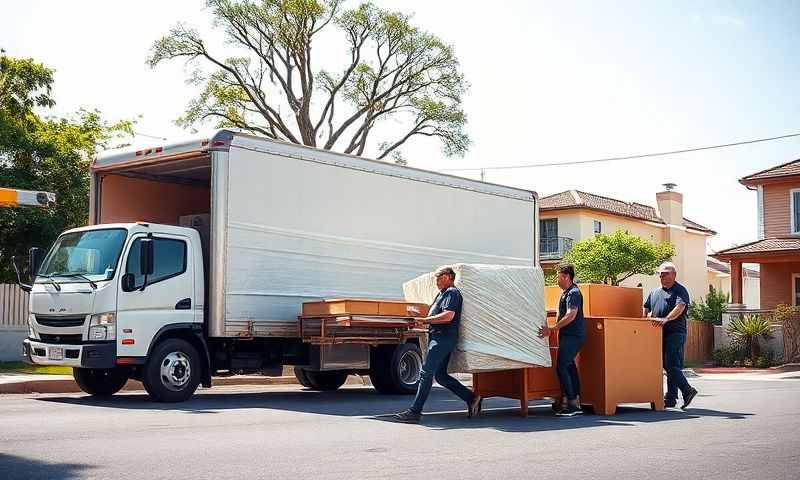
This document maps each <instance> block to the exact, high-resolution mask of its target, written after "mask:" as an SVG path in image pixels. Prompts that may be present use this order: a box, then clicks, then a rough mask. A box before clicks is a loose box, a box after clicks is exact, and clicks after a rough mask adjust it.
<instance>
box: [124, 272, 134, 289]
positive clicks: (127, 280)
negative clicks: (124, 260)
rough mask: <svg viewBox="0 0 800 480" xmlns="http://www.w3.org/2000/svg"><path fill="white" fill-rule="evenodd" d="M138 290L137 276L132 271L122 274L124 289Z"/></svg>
mask: <svg viewBox="0 0 800 480" xmlns="http://www.w3.org/2000/svg"><path fill="white" fill-rule="evenodd" d="M134 290H136V276H135V275H134V274H132V273H126V274H125V275H123V276H122V291H123V292H132V291H134Z"/></svg>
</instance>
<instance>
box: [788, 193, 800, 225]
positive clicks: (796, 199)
mask: <svg viewBox="0 0 800 480" xmlns="http://www.w3.org/2000/svg"><path fill="white" fill-rule="evenodd" d="M789 199H790V200H789V211H790V212H791V214H792V220H791V224H792V233H795V234H798V233H800V188H796V189H794V190H791V191H789Z"/></svg>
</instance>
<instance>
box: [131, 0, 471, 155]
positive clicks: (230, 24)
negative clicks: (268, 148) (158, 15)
mask: <svg viewBox="0 0 800 480" xmlns="http://www.w3.org/2000/svg"><path fill="white" fill-rule="evenodd" d="M342 4H343V2H342V1H340V0H291V1H289V0H262V1H253V0H241V1H235V0H208V1H207V5H208V7H209V10H210V11H211V12H212V16H213V19H214V24H215V25H216V27H217V28H219V29H221V30H223V32H224V34H225V39H226V44H227V47H226V48H228V49H230V51H231V52H233V51H235V52H236V53H237V54H238V55H236V56H234V55H230V56H227V55H226V54H222V53H220V52H217V51H214V48H212V47H210V46H209V45H207V44H206V42H205V41H204V40H203V38H201V37H200V34H199V33H198V32H197V31H196V30H194V29H192V28H191V27H189V26H187V25H184V24H179V25H177V26H175V27H174V28H173V29H172V30H171V31H170V32H169V33H168V34H167V35H166V36H164V37H163V38H161V39H159V40H158V41H156V42H155V43H154V44H153V46H152V50H151V53H150V56H149V57H148V59H147V63H148V64H149V65H150V66H151V67H155V66H156V65H158V64H159V63H161V62H164V61H168V60H173V59H185V60H187V61H189V62H190V63H192V64H194V65H196V66H197V70H195V72H194V74H193V75H192V76H191V77H190V79H189V81H190V83H193V84H195V85H197V86H199V87H201V93H200V94H199V96H198V97H197V98H195V99H193V100H192V101H191V102H190V103H189V106H188V108H187V110H186V112H185V114H184V115H183V117H181V118H180V119H179V120H178V122H179V123H180V124H182V125H185V126H189V125H197V124H200V123H204V122H207V121H211V122H213V123H214V124H215V125H216V126H218V127H235V128H241V129H244V130H248V131H251V132H255V133H259V134H262V135H266V136H268V137H271V138H277V139H282V140H286V141H290V142H294V143H301V144H305V145H311V146H318V147H321V148H324V149H327V150H331V149H336V150H339V151H343V152H345V153H352V154H355V155H361V154H362V153H363V152H364V151H365V149H366V148H367V145H371V146H376V147H377V150H376V153H375V156H376V157H377V158H379V159H383V158H386V157H387V156H389V155H392V154H393V152H396V151H397V149H399V148H400V147H401V146H402V145H404V144H405V143H406V142H407V141H408V140H409V139H411V138H414V137H432V138H436V139H438V140H439V141H440V142H441V144H442V149H443V151H444V153H445V154H447V155H463V154H464V153H465V152H466V150H467V148H468V147H469V144H470V140H469V137H468V136H467V134H466V132H465V126H466V115H465V114H464V110H463V108H462V96H463V94H464V92H465V90H466V87H467V85H466V82H465V81H464V77H463V75H462V74H461V71H460V65H459V62H458V59H457V58H456V56H455V53H454V52H453V49H452V47H451V46H449V45H447V44H446V43H444V42H443V41H442V40H441V39H439V38H438V37H437V36H435V35H433V34H431V33H428V32H425V31H423V30H420V29H419V28H417V27H415V26H414V25H413V24H412V21H411V17H410V16H409V15H406V14H403V13H400V12H394V11H389V10H384V9H381V8H378V7H377V6H375V5H374V4H373V3H371V2H365V3H362V4H360V5H358V6H357V7H355V8H352V9H347V8H344V6H343V5H342ZM323 35H324V38H325V40H324V41H325V42H326V43H330V42H331V40H335V39H336V38H337V37H338V39H339V41H340V44H341V46H342V47H343V48H342V51H343V53H345V56H344V58H343V60H344V63H343V64H342V65H340V66H339V67H336V69H334V70H332V71H329V70H326V69H325V68H322V67H320V66H319V65H322V64H324V63H325V61H326V60H328V59H319V58H316V57H314V55H313V53H312V52H314V49H313V48H312V47H313V46H314V45H317V44H318V43H319V42H320V37H321V36H323ZM312 59H313V62H312ZM312 65H313V66H314V67H312ZM204 67H205V68H206V70H207V71H206V70H203V68H204ZM281 107H284V108H281ZM286 107H288V108H286ZM390 122H391V123H392V124H394V125H405V127H406V128H405V129H404V130H400V129H398V128H392V129H391V130H393V131H394V132H395V133H394V134H392V137H393V138H388V139H381V140H380V141H376V140H374V139H372V138H371V134H372V133H373V132H374V130H375V127H376V125H379V124H382V123H383V124H386V123H390ZM398 130H399V131H398ZM386 131H390V130H389V129H386ZM395 161H396V159H395Z"/></svg>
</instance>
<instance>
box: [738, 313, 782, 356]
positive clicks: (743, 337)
mask: <svg viewBox="0 0 800 480" xmlns="http://www.w3.org/2000/svg"><path fill="white" fill-rule="evenodd" d="M727 330H728V335H730V336H731V337H732V338H733V340H734V342H736V343H738V344H739V345H741V346H743V347H746V348H747V349H748V350H749V352H750V360H751V361H752V362H753V364H755V361H756V357H758V356H759V355H761V346H760V345H759V343H758V341H759V339H761V338H763V339H765V340H769V339H770V338H772V324H770V322H769V320H768V319H767V318H764V317H762V316H761V315H741V316H736V317H733V318H731V322H730V323H729V324H728V329H727Z"/></svg>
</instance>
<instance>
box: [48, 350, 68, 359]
mask: <svg viewBox="0 0 800 480" xmlns="http://www.w3.org/2000/svg"><path fill="white" fill-rule="evenodd" d="M47 358H49V359H50V360H64V349H63V348H62V347H50V350H49V351H48V352H47Z"/></svg>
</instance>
